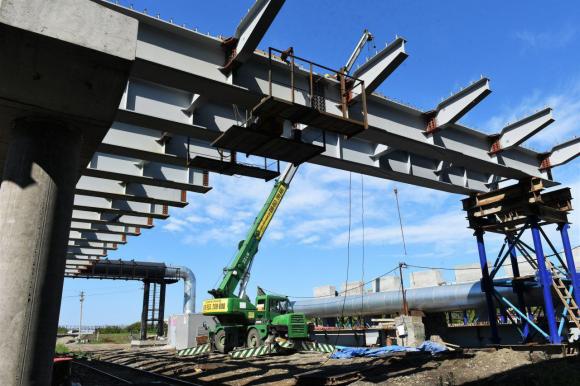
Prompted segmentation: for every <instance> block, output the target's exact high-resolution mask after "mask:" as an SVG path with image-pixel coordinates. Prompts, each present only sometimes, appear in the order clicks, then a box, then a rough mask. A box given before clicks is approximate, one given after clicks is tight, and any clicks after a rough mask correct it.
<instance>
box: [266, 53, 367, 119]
mask: <svg viewBox="0 0 580 386" xmlns="http://www.w3.org/2000/svg"><path fill="white" fill-rule="evenodd" d="M276 59H278V60H276ZM268 62H269V67H268V94H269V96H274V95H273V84H277V85H282V86H287V87H288V88H289V91H290V95H289V96H290V101H291V102H292V103H297V102H296V94H297V93H301V94H305V95H306V98H305V99H306V101H305V102H306V105H307V106H308V107H311V108H314V109H316V110H319V111H324V112H327V113H329V112H328V111H327V109H326V103H327V101H330V102H331V103H332V102H334V103H336V106H337V107H338V108H339V110H340V112H341V114H342V117H343V118H349V119H352V118H350V117H349V106H351V105H354V104H355V103H360V105H361V114H362V120H361V121H360V122H361V123H363V125H364V128H365V129H366V128H367V127H368V114H367V100H366V91H365V83H364V81H363V80H362V79H359V78H355V77H353V76H351V75H348V74H347V73H346V72H345V71H343V70H335V69H332V68H330V67H327V66H324V65H321V64H318V63H315V62H313V61H310V60H308V59H304V58H301V57H299V56H296V55H294V50H293V48H292V47H290V48H289V49H287V50H285V51H282V50H279V49H276V48H273V47H270V48H269V49H268ZM275 63H278V64H286V65H287V67H288V75H289V81H287V82H285V81H284V80H283V79H282V80H281V79H276V80H274V66H275ZM280 68H282V69H283V68H284V67H283V66H281V67H280ZM316 70H318V71H316ZM320 70H323V71H320ZM319 71H320V72H326V73H325V74H324V75H320V73H319ZM304 80H306V81H307V82H303V81H304ZM300 81H302V82H300ZM299 83H307V86H306V88H305V87H301V86H300V84H299ZM327 87H328V89H329V90H330V91H333V90H332V89H333V88H334V87H336V88H337V90H336V94H335V95H332V92H331V93H330V94H329V93H326V88H327ZM336 95H338V99H337V98H336ZM331 114H332V113H331ZM335 115H336V114H335ZM353 120H356V119H353Z"/></svg>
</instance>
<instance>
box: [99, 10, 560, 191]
mask: <svg viewBox="0 0 580 386" xmlns="http://www.w3.org/2000/svg"><path fill="white" fill-rule="evenodd" d="M107 6H109V7H110V8H112V9H115V10H118V11H119V12H122V13H125V14H128V15H131V16H133V17H135V18H137V19H138V20H139V21H140V25H139V29H140V33H139V42H138V46H137V59H136V62H135V65H134V66H133V76H134V77H135V78H140V79H143V80H146V81H149V82H153V83H156V84H157V85H159V86H161V85H163V86H166V87H170V88H174V89H181V90H187V91H188V92H190V93H192V96H191V97H190V98H189V100H188V101H187V102H186V103H183V104H180V105H179V106H175V107H176V111H179V112H181V113H182V114H183V111H182V109H184V108H187V106H188V105H189V104H190V103H191V101H192V100H193V94H201V95H203V96H204V97H205V98H206V100H209V101H219V102H220V103H222V104H223V105H224V106H227V105H229V106H231V104H235V105H237V106H238V107H239V108H241V109H243V108H251V107H253V106H255V105H256V104H257V103H258V102H259V100H260V98H261V97H262V96H263V95H264V94H266V93H267V91H266V90H267V87H268V86H267V73H268V71H267V68H268V59H267V55H265V54H263V53H260V52H259V51H255V52H254V55H253V56H252V57H250V58H248V60H246V62H245V63H244V65H243V66H241V67H240V69H239V71H238V72H236V73H235V74H234V75H233V77H228V76H226V75H224V74H223V73H221V72H220V71H219V70H218V69H217V68H218V67H219V66H220V65H221V61H222V59H223V56H222V54H223V53H222V47H221V44H222V40H221V39H219V38H217V37H213V36H207V35H203V34H200V33H197V32H195V31H191V30H187V29H184V28H181V27H179V26H176V25H173V24H171V23H168V22H164V21H163V20H158V19H156V18H151V17H149V16H147V15H143V14H140V13H138V12H135V11H133V10H130V9H126V8H124V7H119V6H116V5H113V4H107ZM193 46H195V47H196V49H195V50H194V49H192V47H193ZM296 73H297V76H305V75H306V74H307V72H306V71H304V70H301V69H300V68H297V69H296ZM300 74H302V75H300ZM323 82H328V83H329V84H330V83H332V82H333V80H332V79H324V80H323ZM488 92H489V86H488V84H487V79H483V80H481V81H478V82H476V83H475V84H474V85H472V86H470V87H468V88H467V89H466V90H465V91H462V92H460V93H458V94H457V95H456V96H454V97H452V98H451V100H448V101H446V102H444V103H443V104H441V105H439V106H438V107H439V109H438V111H437V110H436V113H437V115H438V116H439V124H438V125H437V126H441V125H442V124H443V123H444V124H445V129H444V130H439V131H437V132H436V133H434V134H433V135H428V136H425V135H424V133H425V129H426V128H427V126H428V120H427V121H426V118H427V116H428V114H426V113H425V112H422V111H419V110H417V109H414V108H410V107H408V106H405V105H403V104H401V103H397V102H393V101H390V100H388V99H386V98H384V97H381V96H379V95H376V94H373V95H371V96H369V98H368V99H369V123H370V124H371V127H370V128H369V130H366V131H365V132H363V133H361V134H359V135H358V136H357V138H352V139H349V140H348V141H358V140H363V141H365V142H370V143H368V144H366V145H365V144H359V145H353V147H356V146H360V147H369V146H370V147H373V146H375V145H377V144H385V145H389V146H393V147H395V148H398V149H401V151H404V152H408V153H412V154H415V155H420V157H423V158H424V159H430V160H431V162H432V163H435V164H439V162H440V161H446V162H448V163H449V164H450V165H452V167H453V168H456V169H457V171H459V170H460V169H463V173H460V174H462V175H463V176H464V177H462V178H461V180H463V179H464V178H465V176H466V175H467V176H468V178H469V176H470V175H471V174H473V173H474V172H475V173H482V174H486V175H487V181H488V182H487V183H488V184H489V181H493V180H494V179H497V178H499V179H521V178H526V177H529V176H535V177H540V178H543V179H549V176H548V173H547V172H545V171H540V170H539V166H540V164H539V161H538V153H536V152H533V151H531V150H529V149H525V148H522V147H519V146H516V147H513V148H511V149H509V150H506V151H504V152H502V155H501V157H495V156H492V155H490V154H489V150H490V149H489V145H490V144H489V138H488V136H487V135H486V134H484V133H481V132H477V131H475V130H471V129H469V128H466V127H464V126H462V125H460V124H458V123H453V122H454V121H456V120H457V119H459V117H460V116H461V115H462V114H463V113H465V111H466V110H467V109H468V108H469V107H471V105H472V104H473V103H476V102H477V101H479V99H481V98H482V97H483V96H485V94H486V93H488ZM284 94H287V95H288V96H287V98H289V95H290V93H289V92H288V93H286V92H285V91H284ZM459 97H460V98H459ZM471 97H473V98H471ZM457 98H459V99H462V100H461V101H459V100H457ZM375 106H376V108H375ZM201 107H202V109H203V105H202V106H201ZM198 110H199V109H198ZM373 110H374V111H373ZM373 119H374V120H375V121H376V122H377V124H376V127H372V126H373V124H372V123H371V121H372V120H373ZM168 120H169V121H171V120H172V119H168ZM185 123H186V124H187V122H185ZM145 126H147V125H145ZM177 126H180V128H183V127H184V126H186V125H184V124H183V123H181V124H178V125H177ZM192 126H193V125H192ZM202 126H203V125H202ZM214 126H215V125H214ZM437 126H436V127H437ZM194 129H197V127H192V130H194ZM208 129H210V130H211V131H214V128H213V127H209V126H208ZM224 130H225V129H224ZM348 141H346V140H345V141H344V142H348ZM412 158H414V157H412ZM327 163H328V164H331V163H330V162H327ZM335 163H341V162H335ZM346 166H348V165H346ZM351 166H355V165H351ZM343 167H344V166H343ZM391 174H392V175H393V176H397V173H393V172H392V173H391ZM455 174H458V173H455ZM452 177H453V178H451V179H453V180H455V179H456V178H455V176H452ZM388 178H392V177H388ZM402 178H403V179H406V180H407V181H410V182H411V183H413V182H414V179H413V178H409V176H402ZM417 182H418V183H419V184H421V181H417ZM450 185H451V189H455V190H457V189H459V190H461V188H458V187H455V186H453V184H452V183H451V184H450V183H445V184H438V183H437V181H434V182H431V181H430V183H429V185H424V186H429V187H432V188H435V189H438V188H439V186H441V187H442V188H443V190H447V191H450V188H449V186H450ZM488 189H489V187H485V188H484V191H485V190H488ZM463 192H464V193H465V192H467V190H465V189H463Z"/></svg>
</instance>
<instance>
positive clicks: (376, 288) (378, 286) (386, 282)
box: [371, 276, 401, 292]
mask: <svg viewBox="0 0 580 386" xmlns="http://www.w3.org/2000/svg"><path fill="white" fill-rule="evenodd" d="M372 286H373V287H372V291H371V292H386V291H400V290H401V278H400V276H383V277H379V278H377V279H375V281H373V282H372Z"/></svg>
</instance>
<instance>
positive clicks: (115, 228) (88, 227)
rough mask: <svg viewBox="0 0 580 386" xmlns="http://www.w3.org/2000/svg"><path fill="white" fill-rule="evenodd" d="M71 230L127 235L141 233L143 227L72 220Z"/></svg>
mask: <svg viewBox="0 0 580 386" xmlns="http://www.w3.org/2000/svg"><path fill="white" fill-rule="evenodd" d="M70 230H71V231H79V232H91V233H106V234H113V235H125V236H139V235H141V228H139V227H134V226H126V225H114V224H91V223H89V222H78V221H72V222H71V225H70Z"/></svg>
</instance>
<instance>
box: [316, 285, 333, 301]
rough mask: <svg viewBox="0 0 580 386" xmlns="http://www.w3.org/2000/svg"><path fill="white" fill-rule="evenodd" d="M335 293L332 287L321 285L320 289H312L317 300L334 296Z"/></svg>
mask: <svg viewBox="0 0 580 386" xmlns="http://www.w3.org/2000/svg"><path fill="white" fill-rule="evenodd" d="M335 292H336V287H335V286H333V285H323V286H321V287H314V288H313V294H314V296H315V297H317V298H322V297H327V296H334V295H335Z"/></svg>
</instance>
